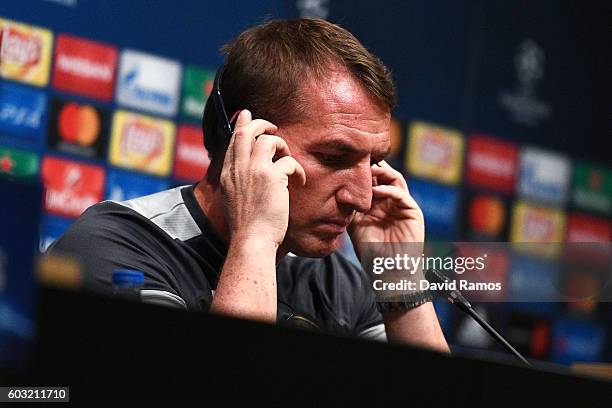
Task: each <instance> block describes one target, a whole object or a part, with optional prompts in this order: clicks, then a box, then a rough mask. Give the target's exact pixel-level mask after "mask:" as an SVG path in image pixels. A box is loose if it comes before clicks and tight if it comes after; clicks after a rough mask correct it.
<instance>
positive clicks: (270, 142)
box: [251, 134, 291, 162]
mask: <svg viewBox="0 0 612 408" xmlns="http://www.w3.org/2000/svg"><path fill="white" fill-rule="evenodd" d="M274 156H276V157H277V158H278V157H284V156H291V151H289V146H287V142H285V141H284V140H283V139H281V138H280V137H278V136H273V135H267V134H263V135H260V136H259V137H258V138H257V141H256V142H255V145H254V146H253V152H252V153H251V158H252V159H253V160H256V161H266V162H270V161H272V159H273V158H274Z"/></svg>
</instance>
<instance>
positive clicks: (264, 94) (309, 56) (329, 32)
mask: <svg viewBox="0 0 612 408" xmlns="http://www.w3.org/2000/svg"><path fill="white" fill-rule="evenodd" d="M221 51H222V52H223V53H224V54H225V55H226V62H225V69H224V72H223V79H222V84H221V93H222V95H223V101H224V104H225V108H226V110H227V112H228V115H230V116H231V115H232V114H233V113H234V112H236V111H237V110H238V109H249V110H250V111H251V112H252V114H253V118H264V119H266V120H269V121H270V122H272V123H274V124H277V125H281V124H285V125H286V124H289V123H295V122H297V121H299V120H300V118H303V115H304V114H305V113H306V112H305V111H306V106H305V104H304V98H303V95H302V93H301V87H302V86H303V84H304V82H305V80H306V79H308V78H314V79H315V80H319V79H323V78H325V74H326V72H328V71H329V69H330V68H332V67H334V66H340V67H342V68H344V69H346V70H347V71H348V72H349V73H350V74H351V75H353V77H354V78H355V79H356V80H357V81H358V83H360V84H361V85H362V86H363V87H364V89H365V90H366V91H367V92H368V93H369V94H370V95H371V96H372V98H373V100H374V101H375V102H377V103H378V104H379V105H380V106H381V107H384V108H388V109H389V111H391V110H393V108H394V107H395V103H396V102H395V87H394V85H393V81H392V80H391V75H390V72H389V70H388V69H387V67H385V65H384V64H383V63H382V61H380V60H379V59H378V58H377V57H376V56H374V55H373V54H371V53H370V52H369V51H368V50H367V49H366V48H365V47H364V46H363V45H362V44H361V43H360V42H359V41H358V40H357V39H356V38H355V37H354V36H353V35H352V34H351V33H349V32H348V31H347V30H345V29H344V28H342V27H339V26H337V25H335V24H332V23H330V22H328V21H325V20H319V19H304V18H301V19H294V20H288V21H282V20H273V21H269V22H266V23H264V24H261V25H258V26H255V27H252V28H249V29H248V30H246V31H244V32H242V33H241V34H240V35H239V36H238V37H237V38H236V39H234V40H233V41H231V42H230V43H229V44H227V45H225V46H224V47H223V48H222V49H221ZM217 129H218V116H217V112H216V111H215V108H214V104H213V101H212V97H211V98H209V99H208V101H207V103H206V108H205V109H204V117H203V120H202V130H203V131H204V135H205V137H204V140H205V142H204V143H205V146H206V148H207V150H208V153H209V156H210V159H211V163H210V166H209V169H208V173H207V176H206V179H207V181H208V183H209V184H211V185H213V186H215V187H216V186H218V185H219V175H220V174H221V169H222V167H223V160H224V156H225V150H226V146H225V140H224V136H223V135H222V134H216V133H218V131H217Z"/></svg>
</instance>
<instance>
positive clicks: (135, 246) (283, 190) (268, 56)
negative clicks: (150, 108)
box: [51, 19, 448, 351]
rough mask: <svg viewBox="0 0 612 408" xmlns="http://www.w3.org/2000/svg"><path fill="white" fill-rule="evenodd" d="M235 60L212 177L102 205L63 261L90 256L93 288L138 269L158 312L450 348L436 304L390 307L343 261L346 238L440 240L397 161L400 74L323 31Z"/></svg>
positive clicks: (207, 121) (209, 131)
mask: <svg viewBox="0 0 612 408" xmlns="http://www.w3.org/2000/svg"><path fill="white" fill-rule="evenodd" d="M224 52H225V54H226V63H225V65H224V67H223V68H222V70H221V71H220V72H219V73H218V77H217V80H216V84H217V85H216V86H218V88H219V89H218V91H219V94H221V93H222V95H223V97H222V98H221V97H219V96H218V95H214V96H213V97H211V98H209V100H208V102H207V105H206V109H205V112H204V119H203V129H204V134H205V135H206V138H205V139H206V141H205V144H206V147H207V149H208V151H209V155H210V158H211V164H210V167H209V170H208V173H207V175H206V177H205V178H204V179H203V180H202V181H200V182H199V183H198V184H197V185H195V186H188V187H182V188H176V189H173V190H168V191H165V192H161V193H157V194H154V195H151V196H147V197H142V198H138V199H134V200H130V201H127V202H124V203H115V202H110V201H109V202H103V203H100V204H98V205H95V206H93V207H92V208H90V209H88V210H87V211H86V212H85V213H84V214H83V215H82V216H81V217H80V218H79V220H77V221H76V222H75V224H74V225H73V226H72V227H71V228H70V230H69V231H67V233H66V234H65V235H64V236H63V237H62V238H61V239H59V240H58V241H57V243H55V244H54V245H53V247H52V248H51V251H52V252H68V253H70V254H72V255H75V256H77V257H78V258H79V259H81V260H82V262H83V263H84V265H85V270H86V281H85V282H86V286H87V287H89V288H91V289H93V290H97V291H103V292H104V291H109V290H110V287H111V280H112V279H111V277H112V273H113V270H116V269H121V268H124V269H125V268H127V269H136V270H139V271H142V272H143V273H144V275H145V284H144V287H143V288H142V290H141V292H140V293H141V298H142V299H143V301H148V302H156V303H165V304H171V305H178V306H182V307H188V308H192V309H199V310H209V311H210V312H212V313H218V314H223V315H229V316H234V317H239V318H247V319H254V320H260V321H264V322H270V323H273V322H278V323H281V324H282V323H293V324H299V325H301V326H306V327H310V328H317V329H320V330H323V331H327V332H333V333H338V334H346V335H361V336H364V337H370V338H379V339H380V338H385V335H386V337H387V338H388V339H389V340H390V341H394V342H402V343H409V344H413V345H419V346H423V347H429V348H433V349H436V350H442V351H448V346H447V344H446V341H445V339H444V336H443V334H442V331H441V330H440V326H439V324H438V321H437V318H436V315H435V312H434V309H433V306H432V304H431V302H430V301H429V300H430V297H429V295H428V294H427V293H420V292H417V293H414V294H413V296H412V298H411V299H410V301H409V302H403V303H399V304H393V305H390V304H378V305H377V303H376V301H375V297H374V293H373V291H372V288H371V286H370V284H369V282H368V279H367V277H366V276H365V275H364V272H363V271H361V270H360V269H358V268H356V267H354V266H352V265H351V264H350V263H349V262H348V261H347V260H346V259H344V258H343V257H342V256H341V255H339V254H337V253H335V252H334V250H335V249H336V248H337V246H338V244H339V240H340V237H341V234H342V233H343V232H344V231H345V229H348V232H349V235H350V237H351V239H352V241H353V244H354V245H355V247H356V248H358V247H359V245H358V244H359V243H361V242H391V243H394V242H423V241H424V224H423V216H422V213H421V211H420V209H419V207H418V205H417V203H416V202H415V201H414V199H413V198H412V197H411V196H410V194H409V192H408V188H407V185H406V181H405V180H404V178H403V177H402V175H401V174H400V173H399V172H397V171H395V170H394V169H392V168H391V167H390V166H389V165H388V164H387V163H386V162H384V160H383V159H384V158H385V156H386V155H387V153H388V151H389V148H390V135H389V127H390V117H391V110H392V109H393V107H394V105H395V94H394V87H393V84H392V82H391V78H390V74H389V72H388V70H387V69H386V67H385V66H384V65H383V64H382V63H381V62H380V61H379V60H378V59H377V58H376V57H374V56H373V55H372V54H370V53H369V52H368V51H367V50H366V49H365V48H364V47H363V46H362V45H361V44H360V43H359V42H358V41H357V40H356V39H355V38H354V37H353V36H352V35H351V34H350V33H348V32H347V31H346V30H344V29H342V28H340V27H338V26H335V25H333V24H331V23H328V22H326V21H323V20H309V19H300V20H293V21H286V22H284V21H272V22H268V23H265V24H262V25H260V26H257V27H254V28H251V29H249V30H246V31H245V32H243V33H242V34H240V36H239V37H238V38H236V39H235V40H234V41H233V42H231V43H230V44H229V45H227V46H226V47H225V48H224ZM228 113H229V115H228ZM228 116H229V119H228ZM232 127H233V132H232V129H231V128H232ZM226 136H227V139H226ZM289 253H292V254H295V255H297V257H295V256H291V255H288V254H289ZM377 306H378V307H379V308H380V309H381V311H382V312H383V313H382V317H381V313H380V312H379V310H377ZM383 319H384V326H383V324H382V323H383Z"/></svg>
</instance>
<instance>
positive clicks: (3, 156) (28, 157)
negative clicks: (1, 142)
mask: <svg viewBox="0 0 612 408" xmlns="http://www.w3.org/2000/svg"><path fill="white" fill-rule="evenodd" d="M38 164H39V160H38V156H37V155H36V154H35V153H32V152H28V151H24V150H19V149H11V148H8V147H5V146H0V175H7V176H11V177H18V178H30V177H34V176H36V175H37V174H38Z"/></svg>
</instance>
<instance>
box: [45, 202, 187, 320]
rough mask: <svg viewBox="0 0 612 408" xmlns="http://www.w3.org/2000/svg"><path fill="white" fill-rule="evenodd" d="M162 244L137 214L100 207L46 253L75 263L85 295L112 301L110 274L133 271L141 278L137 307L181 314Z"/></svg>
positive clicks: (159, 237)
mask: <svg viewBox="0 0 612 408" xmlns="http://www.w3.org/2000/svg"><path fill="white" fill-rule="evenodd" d="M115 207H117V208H115ZM149 224H150V225H149ZM164 239H166V238H165V237H163V236H162V235H161V234H160V231H157V230H155V226H154V225H153V224H152V223H149V222H148V220H146V219H144V217H140V215H139V214H136V213H134V212H132V211H131V210H130V209H127V208H126V209H121V208H119V206H118V205H116V204H115V205H114V206H113V205H112V204H110V203H101V204H98V205H96V206H94V207H92V208H90V209H88V210H87V211H86V212H85V213H84V214H83V215H82V216H81V217H80V218H79V219H78V220H77V221H75V223H74V224H73V225H72V226H71V227H70V228H69V229H68V230H67V231H66V233H65V234H64V235H63V236H61V237H60V238H59V239H58V240H57V241H55V242H54V243H53V245H51V247H50V248H49V249H48V250H47V253H48V254H61V255H64V256H69V257H71V258H73V259H74V260H76V261H77V262H78V263H79V265H80V267H81V270H82V273H83V280H82V282H83V289H84V290H86V291H90V292H95V293H99V294H105V295H112V294H113V283H112V278H113V272H114V271H115V270H117V269H131V270H137V271H141V272H143V274H144V284H143V286H142V288H141V293H140V295H141V296H140V297H141V300H142V301H143V302H148V303H155V304H160V305H166V306H174V307H181V308H184V307H186V304H185V301H184V300H183V299H182V298H181V296H180V294H179V286H178V282H177V280H176V278H175V276H174V275H173V273H172V269H171V267H170V262H169V259H168V257H167V252H168V250H167V247H164V245H163V240H164ZM167 239H171V238H170V237H168V238H167Z"/></svg>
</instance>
